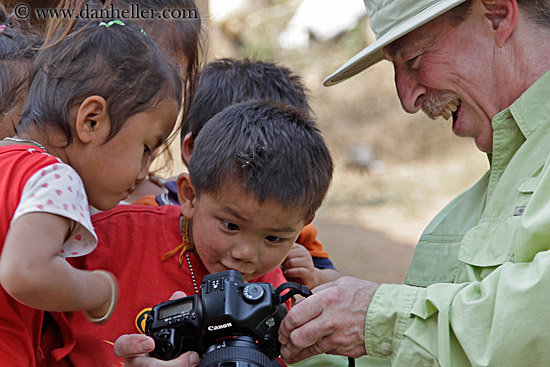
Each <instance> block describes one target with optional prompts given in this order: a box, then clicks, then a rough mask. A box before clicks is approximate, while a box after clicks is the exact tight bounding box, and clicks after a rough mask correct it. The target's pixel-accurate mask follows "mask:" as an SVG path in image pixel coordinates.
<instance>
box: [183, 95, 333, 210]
mask: <svg viewBox="0 0 550 367" xmlns="http://www.w3.org/2000/svg"><path fill="white" fill-rule="evenodd" d="M332 170H333V164H332V158H331V156H330V153H329V150H328V148H327V146H326V145H325V142H324V140H323V137H322V136H321V133H320V132H319V130H318V129H317V128H316V127H315V123H314V121H313V120H312V119H311V118H310V117H309V115H308V114H307V113H305V112H304V111H303V110H298V109H297V108H295V107H292V106H290V105H283V104H279V103H275V102H271V101H266V100H263V101H249V102H243V103H239V104H234V105H232V106H230V107H227V108H226V109H224V110H223V111H222V112H220V113H218V114H217V115H216V116H214V117H213V118H212V119H210V120H209V121H208V122H207V123H206V125H204V127H203V128H202V130H201V133H200V134H199V136H198V137H197V139H196V140H195V147H194V151H193V155H192V156H191V161H190V162H189V174H190V176H191V181H192V183H193V186H194V188H195V194H196V195H197V196H200V195H201V194H202V193H209V194H217V193H218V192H219V191H220V190H221V189H222V188H223V187H224V185H227V184H230V185H231V184H233V185H240V186H242V187H244V189H245V190H246V192H249V193H252V194H254V195H256V197H257V198H258V201H259V202H260V203H262V202H264V201H265V200H267V199H271V200H276V201H277V202H279V203H280V204H281V205H282V206H283V207H285V208H294V209H298V210H300V211H301V213H302V214H303V218H304V219H306V220H308V219H311V218H312V217H313V215H314V214H315V211H316V210H317V209H318V208H319V206H320V205H321V203H322V201H323V199H324V197H325V195H326V193H327V190H328V187H329V185H330V181H331V179H332Z"/></svg>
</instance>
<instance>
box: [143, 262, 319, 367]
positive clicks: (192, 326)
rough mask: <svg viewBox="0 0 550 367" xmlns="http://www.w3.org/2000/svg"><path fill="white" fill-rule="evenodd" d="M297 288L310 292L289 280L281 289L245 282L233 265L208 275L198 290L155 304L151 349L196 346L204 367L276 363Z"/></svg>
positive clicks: (177, 351)
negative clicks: (282, 330)
mask: <svg viewBox="0 0 550 367" xmlns="http://www.w3.org/2000/svg"><path fill="white" fill-rule="evenodd" d="M285 290H288V292H286V293H285V294H284V295H281V293H282V292H284V291H285ZM295 294H300V295H302V296H304V297H307V296H309V295H311V292H310V291H309V289H308V288H307V287H306V286H302V285H299V284H297V283H291V282H288V283H284V284H281V285H280V286H279V287H278V288H277V289H274V287H273V286H272V285H271V284H269V283H245V282H244V279H243V277H242V275H241V273H239V272H238V271H235V270H228V271H224V272H221V273H217V274H210V275H207V276H205V277H204V278H203V280H202V284H201V292H200V296H199V295H192V296H189V297H185V298H181V299H177V300H173V301H168V302H164V303H161V304H158V305H156V306H155V307H153V310H152V311H151V313H150V315H149V316H148V319H147V323H146V329H145V332H146V334H147V335H149V336H151V337H152V338H153V339H154V340H155V350H154V351H153V352H152V353H151V354H152V355H153V356H154V357H156V358H159V359H163V360H169V359H173V358H176V357H177V356H179V355H181V354H182V353H184V352H187V351H190V350H193V351H196V352H197V353H199V355H200V356H201V364H200V366H204V367H211V366H219V367H229V366H231V367H240V366H247V367H248V366H259V367H268V366H272V365H273V362H272V361H273V360H274V359H275V358H277V357H278V356H279V353H280V348H281V345H280V343H279V341H278V333H279V325H280V324H281V321H282V320H283V318H284V317H285V316H286V314H287V312H288V311H287V308H286V306H285V304H284V303H285V302H286V301H287V300H288V299H289V298H290V297H292V296H293V295H295Z"/></svg>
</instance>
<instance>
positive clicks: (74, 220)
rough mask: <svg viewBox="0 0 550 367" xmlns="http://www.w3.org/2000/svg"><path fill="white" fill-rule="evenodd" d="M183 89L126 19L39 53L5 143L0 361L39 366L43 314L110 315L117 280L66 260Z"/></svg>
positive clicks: (90, 239) (127, 179) (133, 172)
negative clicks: (91, 210) (92, 214)
mask: <svg viewBox="0 0 550 367" xmlns="http://www.w3.org/2000/svg"><path fill="white" fill-rule="evenodd" d="M181 93H182V92H181V82H180V78H179V76H178V75H177V73H176V72H175V70H174V68H173V67H172V66H171V65H170V63H169V62H168V61H167V60H166V58H165V57H164V55H163V54H162V52H161V51H160V49H159V48H158V47H157V45H156V44H155V42H154V41H153V40H152V39H151V38H150V37H149V36H147V35H146V34H145V33H144V32H143V31H142V30H141V29H140V28H139V27H137V26H136V25H134V24H131V23H130V22H129V21H127V20H103V21H91V22H90V21H83V22H78V23H76V24H74V29H72V31H71V32H70V33H69V34H67V35H65V36H63V37H61V38H60V39H57V40H55V42H52V43H51V44H49V46H48V47H45V48H44V49H43V50H41V52H40V53H39V55H38V56H37V58H36V61H35V66H34V68H33V71H32V73H31V84H30V87H29V91H28V95H27V99H26V103H25V107H24V110H23V113H22V116H21V119H20V121H19V125H18V126H17V135H16V136H15V137H13V138H5V139H4V140H3V141H1V142H0V172H2V175H1V176H0V195H1V199H0V200H2V202H3V206H2V208H3V211H1V212H0V248H1V250H2V252H1V255H0V285H1V289H0V309H1V310H2V312H1V313H0V366H35V365H36V364H37V363H40V358H41V353H40V351H39V347H38V346H39V344H40V333H41V328H42V320H43V314H44V312H43V311H44V310H45V311H76V310H82V311H84V314H85V315H86V316H87V318H88V319H89V320H90V321H92V322H95V323H98V324H103V323H105V322H106V321H107V320H108V319H109V318H110V316H111V315H112V314H113V312H114V308H115V305H116V302H117V284H116V280H115V278H114V277H113V276H112V275H111V274H110V273H108V272H105V271H81V270H77V269H75V268H73V267H71V266H70V265H69V264H68V263H67V262H66V261H65V259H64V258H65V257H73V256H81V255H84V254H87V253H89V252H90V251H92V250H93V249H94V248H95V246H96V242H97V237H96V235H95V233H94V229H93V226H92V224H91V221H90V216H89V211H88V204H90V205H92V206H94V207H96V208H98V209H100V210H107V209H111V208H113V207H114V206H115V205H117V203H118V202H119V201H121V200H123V199H125V198H126V197H127V196H128V195H129V194H131V193H132V191H133V189H134V186H135V182H136V180H137V179H140V178H142V177H143V176H144V175H145V173H146V172H145V170H144V166H145V163H146V162H147V160H148V159H149V156H150V154H151V152H152V151H153V150H154V149H156V148H157V147H158V146H160V145H161V144H162V142H163V141H164V140H165V139H166V138H167V137H168V135H169V134H170V132H171V131H172V129H173V127H174V123H175V121H176V117H177V113H178V110H179V107H180V102H181V99H182V98H181V97H182V96H181Z"/></svg>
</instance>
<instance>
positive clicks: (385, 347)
mask: <svg viewBox="0 0 550 367" xmlns="http://www.w3.org/2000/svg"><path fill="white" fill-rule="evenodd" d="M380 352H381V353H382V354H383V355H385V356H389V355H390V354H392V352H393V348H392V346H391V344H390V343H382V345H380Z"/></svg>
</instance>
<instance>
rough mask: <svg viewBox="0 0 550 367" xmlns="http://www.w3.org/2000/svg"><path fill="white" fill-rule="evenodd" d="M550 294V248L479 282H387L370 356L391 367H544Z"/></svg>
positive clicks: (368, 337) (368, 333) (371, 321)
mask: <svg viewBox="0 0 550 367" xmlns="http://www.w3.org/2000/svg"><path fill="white" fill-rule="evenodd" d="M548 289H550V252H548V251H546V252H541V253H539V254H538V255H537V256H536V257H535V259H534V261H533V262H530V263H517V264H513V263H507V264H504V265H502V266H500V267H499V268H498V269H496V270H495V271H494V272H493V273H491V274H490V275H489V276H487V277H486V278H485V279H483V280H482V281H479V282H470V283H463V284H445V283H440V284H434V285H431V286H428V287H427V288H419V287H412V286H407V285H394V284H384V285H381V286H380V287H379V288H378V290H377V292H376V294H375V296H374V298H373V300H372V302H371V304H370V306H369V310H368V312H367V317H366V321H365V347H366V349H367V353H368V354H369V355H372V356H375V357H386V358H389V359H390V360H391V361H392V365H393V366H543V365H546V364H547V363H548V360H549V358H550V350H549V349H548V348H547V347H546V346H547V345H549V343H550V333H548V330H549V329H550V321H549V320H548V317H546V316H545V312H544V310H546V309H547V305H548V304H550V292H548Z"/></svg>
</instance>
